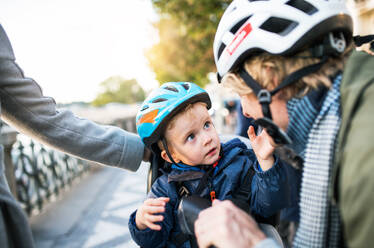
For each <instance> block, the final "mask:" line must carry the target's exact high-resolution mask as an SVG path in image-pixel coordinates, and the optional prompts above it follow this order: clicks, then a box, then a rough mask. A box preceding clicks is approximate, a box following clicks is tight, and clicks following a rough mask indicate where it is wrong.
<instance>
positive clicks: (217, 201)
mask: <svg viewBox="0 0 374 248" xmlns="http://www.w3.org/2000/svg"><path fill="white" fill-rule="evenodd" d="M220 202H221V201H220V200H217V199H215V200H214V201H213V203H212V206H215V205H217V204H219V203H220Z"/></svg>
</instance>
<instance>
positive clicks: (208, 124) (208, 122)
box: [204, 121, 211, 129]
mask: <svg viewBox="0 0 374 248" xmlns="http://www.w3.org/2000/svg"><path fill="white" fill-rule="evenodd" d="M210 125H211V123H210V121H207V122H205V124H204V128H205V129H208V128H210Z"/></svg>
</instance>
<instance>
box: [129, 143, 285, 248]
mask: <svg viewBox="0 0 374 248" xmlns="http://www.w3.org/2000/svg"><path fill="white" fill-rule="evenodd" d="M222 150H223V153H222V157H221V159H220V160H219V163H218V165H217V167H216V169H215V172H214V176H213V181H212V185H213V189H214V190H215V191H216V197H217V199H220V200H223V199H230V198H232V194H233V193H234V192H235V191H236V190H237V189H238V187H239V186H240V185H241V183H242V182H243V180H244V178H245V176H246V174H247V173H248V171H249V169H250V168H251V167H252V166H253V167H254V169H255V171H256V173H255V175H254V177H253V180H252V188H251V189H252V198H251V201H250V207H251V210H252V211H253V212H254V213H256V214H259V215H261V216H264V217H268V216H271V215H273V214H274V213H276V212H277V211H279V210H280V209H281V208H283V207H285V206H286V205H287V203H288V200H289V196H288V192H289V188H288V183H287V175H286V172H285V170H284V165H283V164H281V162H280V161H279V160H278V159H276V161H275V164H274V166H273V167H272V168H271V169H269V170H267V171H266V172H260V171H259V170H258V166H259V165H258V162H257V159H256V157H255V154H254V153H253V151H252V150H249V149H247V147H246V146H245V144H244V143H242V142H241V141H240V140H239V139H233V140H231V141H229V142H227V143H225V144H223V145H222ZM191 168H195V167H191ZM195 169H196V168H195ZM191 170H192V169H190V170H187V169H186V170H178V169H173V170H172V171H171V172H170V173H169V174H164V175H162V176H161V177H159V178H158V179H157V180H156V181H155V183H154V184H153V185H152V188H151V191H150V193H149V195H148V197H149V198H156V197H165V196H167V197H170V202H169V203H168V204H167V205H166V208H165V213H164V214H163V215H164V221H162V222H161V223H160V225H161V227H162V229H161V231H153V230H151V229H149V228H147V229H145V230H139V229H138V228H137V227H136V224H135V215H136V211H135V212H134V213H133V214H132V215H131V216H130V220H129V229H130V233H131V236H132V238H133V239H134V241H135V242H136V243H137V244H138V245H140V246H141V247H152V248H156V247H175V245H174V244H173V243H172V242H171V237H172V236H175V235H177V234H178V233H180V227H179V224H178V220H177V207H178V203H179V197H178V194H177V190H176V182H175V180H178V179H177V178H181V177H183V175H191V174H197V173H191ZM193 170H194V169H193ZM202 175H203V173H201V175H200V176H199V177H195V178H193V179H190V180H187V181H185V182H184V186H185V187H187V188H188V190H189V191H190V192H192V194H193V192H194V190H195V189H196V188H197V186H198V184H199V182H200V178H201V177H202ZM200 196H202V197H207V196H209V189H208V188H205V189H204V190H203V192H202V193H201V195H200ZM182 247H186V248H188V247H190V244H189V242H185V243H184V244H183V246H182Z"/></svg>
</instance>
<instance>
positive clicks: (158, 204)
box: [135, 197, 170, 231]
mask: <svg viewBox="0 0 374 248" xmlns="http://www.w3.org/2000/svg"><path fill="white" fill-rule="evenodd" d="M168 201H170V198H168V197H159V198H149V199H147V200H145V201H144V203H143V205H141V206H140V208H138V210H137V211H136V216H135V223H136V227H137V228H138V229H139V230H144V229H146V228H147V227H149V228H150V229H152V230H156V231H160V230H161V226H160V225H156V224H155V222H160V221H163V220H164V216H162V215H160V214H159V213H163V212H165V205H166V203H167V202H168Z"/></svg>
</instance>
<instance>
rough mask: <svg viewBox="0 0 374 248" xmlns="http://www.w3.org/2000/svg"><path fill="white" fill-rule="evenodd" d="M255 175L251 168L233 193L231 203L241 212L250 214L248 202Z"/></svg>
mask: <svg viewBox="0 0 374 248" xmlns="http://www.w3.org/2000/svg"><path fill="white" fill-rule="evenodd" d="M254 175H255V170H254V169H253V167H251V168H250V169H249V171H248V173H247V175H246V176H245V178H244V180H243V183H242V184H241V185H240V187H239V188H238V189H237V190H236V191H235V192H234V194H233V198H232V200H231V201H232V202H233V203H234V204H235V205H236V206H238V207H239V208H241V209H242V210H244V211H246V212H247V213H250V204H249V202H250V200H251V197H252V179H253V176H254Z"/></svg>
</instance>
